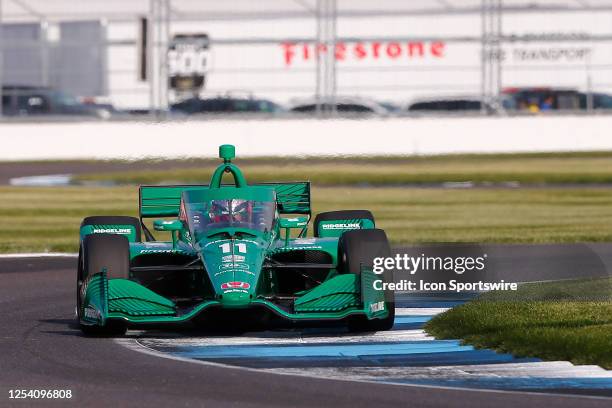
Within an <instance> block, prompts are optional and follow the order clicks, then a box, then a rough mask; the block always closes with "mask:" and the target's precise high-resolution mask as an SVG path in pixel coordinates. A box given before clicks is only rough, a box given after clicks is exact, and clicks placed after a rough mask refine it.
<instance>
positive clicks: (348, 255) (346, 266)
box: [338, 229, 395, 332]
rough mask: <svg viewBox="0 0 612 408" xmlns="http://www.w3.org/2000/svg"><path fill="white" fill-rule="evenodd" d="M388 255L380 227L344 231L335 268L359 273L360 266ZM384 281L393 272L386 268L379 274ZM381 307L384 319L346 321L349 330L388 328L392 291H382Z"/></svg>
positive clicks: (390, 279)
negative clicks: (385, 314)
mask: <svg viewBox="0 0 612 408" xmlns="http://www.w3.org/2000/svg"><path fill="white" fill-rule="evenodd" d="M389 256H391V247H390V246H389V241H388V239H387V234H386V233H385V231H383V230H381V229H369V230H352V231H346V232H345V233H343V234H342V236H341V237H340V240H339V243H338V271H339V272H340V273H352V274H356V275H361V265H362V264H363V265H372V264H373V261H374V258H378V257H385V258H386V257H389ZM382 278H383V281H384V282H393V271H392V270H386V271H385V272H384V274H383V275H382ZM385 307H386V308H387V310H388V311H389V313H388V316H387V317H386V318H384V319H373V320H368V319H366V318H364V317H363V316H358V317H354V318H351V319H349V320H348V326H349V330H350V331H353V332H366V331H384V330H390V329H391V328H392V327H393V323H394V321H395V294H394V292H393V291H392V290H386V291H385Z"/></svg>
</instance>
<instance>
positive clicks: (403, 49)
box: [281, 41, 446, 67]
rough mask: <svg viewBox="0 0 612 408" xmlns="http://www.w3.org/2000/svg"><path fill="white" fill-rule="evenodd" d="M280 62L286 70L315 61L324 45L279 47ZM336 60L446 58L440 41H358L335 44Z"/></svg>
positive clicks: (323, 49) (325, 46) (442, 43)
mask: <svg viewBox="0 0 612 408" xmlns="http://www.w3.org/2000/svg"><path fill="white" fill-rule="evenodd" d="M281 48H282V52H283V59H284V61H285V65H286V66H287V67H290V66H293V65H294V64H295V63H298V62H308V61H315V60H316V59H317V58H318V55H322V54H325V53H326V52H327V45H326V44H311V43H306V42H300V43H293V42H285V43H282V44H281ZM333 54H334V57H335V58H336V61H339V62H342V61H355V62H361V61H368V60H370V61H372V60H374V61H375V60H390V61H393V60H397V61H400V60H401V61H410V60H412V61H422V60H438V59H443V58H445V56H446V43H444V42H442V41H408V42H398V41H388V42H387V41H359V42H354V43H353V42H351V43H348V42H347V43H345V42H336V43H335V45H334V49H333Z"/></svg>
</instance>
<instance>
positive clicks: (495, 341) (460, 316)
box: [425, 278, 612, 369]
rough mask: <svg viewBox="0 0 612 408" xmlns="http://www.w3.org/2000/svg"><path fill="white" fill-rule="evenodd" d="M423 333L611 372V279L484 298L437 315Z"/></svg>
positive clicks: (529, 286)
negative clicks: (587, 365) (598, 367)
mask: <svg viewBox="0 0 612 408" xmlns="http://www.w3.org/2000/svg"><path fill="white" fill-rule="evenodd" d="M425 330H426V331H427V332H428V333H430V334H432V335H434V336H436V338H438V339H456V338H460V339H463V340H464V343H467V344H471V345H473V346H475V347H486V348H493V349H495V350H498V351H501V352H509V353H512V354H514V355H517V356H521V357H524V356H526V357H539V358H542V359H544V360H568V361H571V362H572V363H574V364H597V365H600V366H601V367H604V368H606V369H612V352H611V351H612V278H600V279H590V280H581V281H562V282H551V283H535V284H525V285H522V286H521V287H520V288H519V290H518V291H517V293H513V292H500V293H488V294H486V295H484V296H481V297H480V298H478V299H477V300H475V301H472V302H468V303H466V304H464V305H461V306H459V307H455V308H453V309H451V310H449V311H447V312H445V313H442V314H440V315H438V316H436V317H435V318H433V319H432V320H431V321H429V322H428V323H427V324H426V325H425Z"/></svg>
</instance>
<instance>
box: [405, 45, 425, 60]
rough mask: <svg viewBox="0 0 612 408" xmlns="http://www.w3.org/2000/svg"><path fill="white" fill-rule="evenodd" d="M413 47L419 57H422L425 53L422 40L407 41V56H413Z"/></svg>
mask: <svg viewBox="0 0 612 408" xmlns="http://www.w3.org/2000/svg"><path fill="white" fill-rule="evenodd" d="M415 49H416V50H417V53H418V56H419V57H422V56H423V55H424V54H425V49H424V47H423V43H422V42H410V43H408V56H410V57H412V56H414V50H415Z"/></svg>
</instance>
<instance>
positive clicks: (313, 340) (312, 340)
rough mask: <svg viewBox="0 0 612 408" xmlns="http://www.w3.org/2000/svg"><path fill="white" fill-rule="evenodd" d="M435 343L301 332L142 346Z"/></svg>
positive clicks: (415, 333) (407, 334)
mask: <svg viewBox="0 0 612 408" xmlns="http://www.w3.org/2000/svg"><path fill="white" fill-rule="evenodd" d="M428 340H434V338H433V337H431V336H429V335H427V334H426V333H425V332H424V331H423V330H397V331H393V332H377V333H374V334H366V335H342V334H340V335H333V336H314V335H307V334H303V333H299V332H294V333H286V334H285V333H282V334H281V335H279V334H276V333H275V334H274V335H270V336H266V334H265V333H264V334H262V335H261V336H236V337H233V336H232V337H230V336H228V337H183V338H165V339H164V338H159V337H156V338H151V339H149V338H146V337H144V338H142V339H140V342H142V343H143V344H146V345H147V346H154V347H164V346H165V347H206V346H237V345H249V346H251V345H252V346H255V345H277V344H284V345H288V344H308V345H316V344H330V343H368V342H372V343H399V342H410V341H428Z"/></svg>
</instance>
